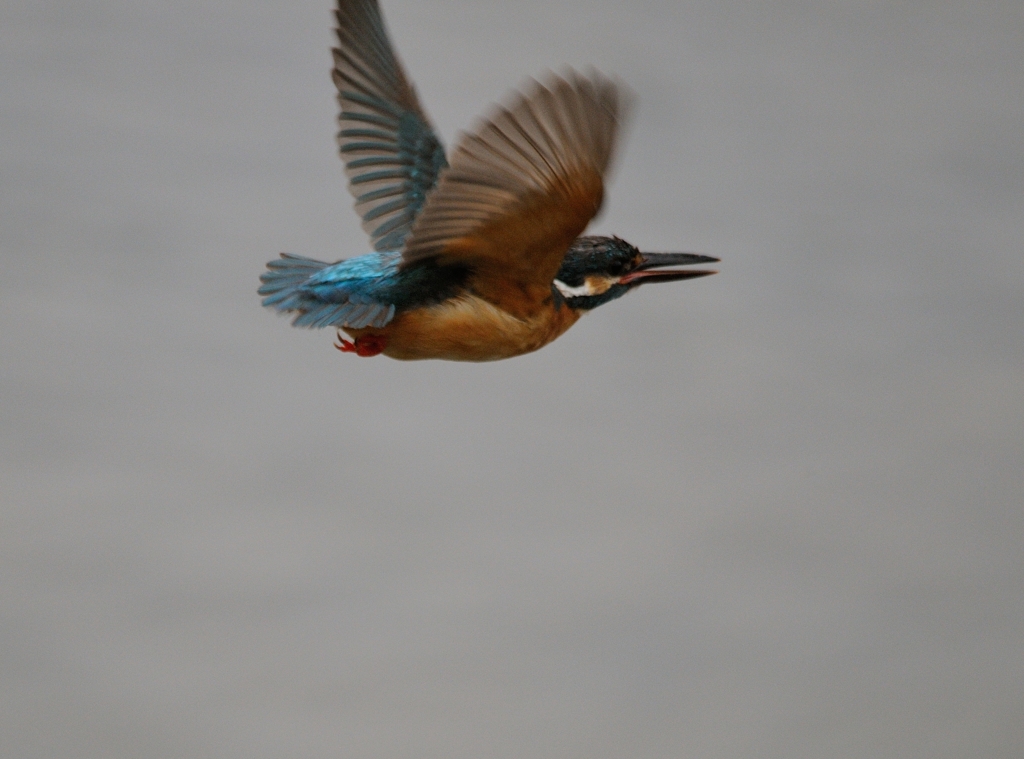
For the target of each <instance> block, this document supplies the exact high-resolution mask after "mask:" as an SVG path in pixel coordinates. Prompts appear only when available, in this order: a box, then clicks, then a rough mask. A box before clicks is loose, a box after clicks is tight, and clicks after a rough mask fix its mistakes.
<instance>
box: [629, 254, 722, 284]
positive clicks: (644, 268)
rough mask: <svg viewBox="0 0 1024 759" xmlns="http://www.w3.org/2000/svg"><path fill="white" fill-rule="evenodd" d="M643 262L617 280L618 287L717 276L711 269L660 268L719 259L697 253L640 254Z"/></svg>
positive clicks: (710, 261) (706, 262)
mask: <svg viewBox="0 0 1024 759" xmlns="http://www.w3.org/2000/svg"><path fill="white" fill-rule="evenodd" d="M640 255H642V256H643V261H642V262H641V263H640V265H639V266H638V267H636V268H635V269H634V270H633V271H631V272H630V273H629V274H627V275H625V276H624V277H622V279H620V280H619V284H620V285H628V284H634V285H642V284H645V283H647V282H675V281H677V280H680V279H696V278H697V277H706V276H708V275H710V274H718V272H717V271H714V270H712V269H669V270H665V269H662V268H661V267H662V266H690V265H691V264H712V263H717V262H718V261H720V260H721V259H719V258H714V257H712V256H702V255H699V254H697V253H641V254H640Z"/></svg>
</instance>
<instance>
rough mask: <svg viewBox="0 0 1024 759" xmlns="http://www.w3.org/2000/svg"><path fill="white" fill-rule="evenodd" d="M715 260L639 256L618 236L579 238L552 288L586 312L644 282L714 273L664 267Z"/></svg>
mask: <svg viewBox="0 0 1024 759" xmlns="http://www.w3.org/2000/svg"><path fill="white" fill-rule="evenodd" d="M718 260H719V259H717V258H712V257H711V256H701V255H697V254H696V253H641V252H640V251H639V250H638V249H637V248H635V247H634V246H632V245H630V244H629V243H628V242H626V241H625V240H621V239H619V238H618V237H580V238H577V239H576V241H575V242H574V243H573V244H572V247H570V248H569V251H568V252H567V253H566V254H565V258H564V259H563V260H562V268H561V269H559V270H558V275H557V276H556V277H555V281H554V287H555V290H557V291H558V293H559V294H560V295H561V296H562V298H564V299H565V302H566V303H567V304H568V305H569V306H570V307H571V308H576V309H580V310H586V311H589V310H590V309H593V308H597V307H598V306H600V305H601V304H603V303H607V302H608V301H610V300H615V298H620V297H622V296H623V295H625V294H626V293H627V292H629V291H630V290H632V289H633V288H635V287H639V286H640V285H642V284H645V283H647V282H674V281H675V280H678V279H694V278H696V277H706V276H707V275H709V274H715V273H716V272H714V271H711V270H708V269H664V268H662V267H664V266H687V265H690V264H704V263H714V262H716V261H718Z"/></svg>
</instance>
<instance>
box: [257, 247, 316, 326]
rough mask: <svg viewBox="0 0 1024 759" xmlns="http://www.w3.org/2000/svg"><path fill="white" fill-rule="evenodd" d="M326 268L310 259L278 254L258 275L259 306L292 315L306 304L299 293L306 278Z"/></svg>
mask: <svg viewBox="0 0 1024 759" xmlns="http://www.w3.org/2000/svg"><path fill="white" fill-rule="evenodd" d="M326 266H330V264H327V263H324V262H323V261H317V260H315V259H313V258H306V257H304V256H296V255H293V254H291V253H282V254H281V257H280V258H279V259H277V260H276V261H270V262H269V263H268V264H267V271H265V272H263V274H261V275H260V282H262V283H263V284H262V285H260V289H259V290H257V291H256V292H257V293H258V294H259V295H263V296H264V298H263V305H264V306H266V307H267V308H273V309H274V310H276V311H281V312H285V311H296V310H300V309H305V308H306V307H308V306H309V305H310V304H309V303H308V302H307V296H305V295H304V294H303V293H301V292H300V291H299V288H300V287H302V285H304V284H305V283H306V282H307V281H308V280H309V278H310V277H312V276H313V275H314V274H316V273H317V272H318V271H320V270H321V269H323V268H324V267H326Z"/></svg>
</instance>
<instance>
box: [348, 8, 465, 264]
mask: <svg viewBox="0 0 1024 759" xmlns="http://www.w3.org/2000/svg"><path fill="white" fill-rule="evenodd" d="M335 17H336V19H337V23H338V26H337V29H336V32H337V36H338V47H337V48H335V49H334V70H333V71H332V78H333V79H334V84H335V86H336V87H337V88H338V104H339V106H340V107H341V112H340V114H339V116H338V125H339V127H340V131H339V132H338V148H339V150H340V152H341V157H342V160H343V161H344V162H345V172H346V174H347V175H348V178H349V190H350V192H351V193H352V195H353V196H354V197H355V201H356V202H355V208H356V213H358V214H359V216H360V217H361V218H362V223H363V229H364V230H365V231H366V233H367V234H368V235H369V236H370V241H371V243H372V245H373V248H374V250H378V251H391V250H399V249H400V248H401V247H402V245H403V243H404V242H405V238H406V237H407V236H408V235H409V233H410V231H411V230H412V225H413V222H414V221H415V219H416V216H417V214H418V213H419V211H420V209H421V208H422V207H423V202H424V200H425V199H426V197H427V194H428V193H429V192H430V191H431V190H432V189H433V187H434V185H435V184H436V183H437V177H438V174H439V173H440V172H441V170H442V169H444V168H445V167H446V166H447V165H448V163H447V161H446V159H445V154H444V147H443V146H442V145H441V141H440V140H439V139H438V138H437V135H436V134H435V133H434V130H433V128H432V127H431V125H430V121H429V120H428V119H427V117H426V115H425V114H424V112H423V109H422V107H421V106H420V103H419V99H418V98H417V97H416V92H415V90H414V89H413V87H412V85H411V84H410V83H409V81H408V79H407V78H406V76H405V73H404V71H403V70H402V65H401V63H400V62H399V60H398V57H397V56H396V55H395V52H394V50H393V49H392V48H391V43H390V41H389V40H388V35H387V30H386V28H385V26H384V20H383V18H382V16H381V13H380V8H379V7H378V5H377V2H376V0H339V2H338V9H337V11H335Z"/></svg>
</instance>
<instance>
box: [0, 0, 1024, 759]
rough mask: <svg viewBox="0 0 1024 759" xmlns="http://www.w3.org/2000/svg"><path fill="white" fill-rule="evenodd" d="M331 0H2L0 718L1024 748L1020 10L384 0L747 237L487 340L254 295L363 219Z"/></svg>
mask: <svg viewBox="0 0 1024 759" xmlns="http://www.w3.org/2000/svg"><path fill="white" fill-rule="evenodd" d="M328 11H329V0H316V1H315V2H313V1H312V0H287V1H286V0H281V1H280V2H276V1H275V2H271V1H270V0H265V1H263V2H259V3H253V2H242V1H241V0H204V1H203V2H199V1H198V0H181V1H180V2H173V3H172V2H157V1H156V0H130V1H129V0H96V1H95V2H90V1H84V2H76V3H57V2H54V1H52V0H4V3H3V5H2V8H0V37H2V48H0V70H2V72H3V75H2V80H0V135H2V136H0V161H2V169H0V193H2V196H0V250H2V264H3V276H2V277H0V291H2V297H0V314H2V316H0V318H2V324H3V327H2V330H0V352H2V361H0V382H2V386H0V392H2V403H0V413H2V419H0V433H2V446H3V447H2V461H0V495H2V507H0V755H2V756H3V757H5V758H6V757H18V758H21V757H26V758H36V757H38V758H39V759H55V758H58V757H59V758H63V757H68V758H73V759H91V758H93V757H202V758H205V757H211V758H212V757H217V758H225V759H234V758H238V759H242V758H245V759H254V758H255V759H262V758H263V757H267V758H270V757H381V758H384V757H387V758H389V759H390V758H396V759H406V758H409V759H412V758H414V757H415V758H416V759H434V758H437V759H442V758H443V759H463V758H465V759H470V758H473V759H478V758H480V757H500V758H503V759H504V758H507V759H523V758H533V757H538V758H540V757H559V758H562V757H572V758H579V759H584V758H586V759H605V758H607V759H612V758H620V757H644V758H647V757H659V758H664V759H679V758H680V757H715V758H718V757H721V758H733V757H736V758H739V757H758V759H764V758H765V757H768V758H772V757H778V759H804V758H806V759H820V758H821V757H853V758H856V759H879V758H880V757H881V758H888V757H900V758H901V759H902V758H906V759H918V758H920V759H945V758H952V757H972V758H973V757H986V758H991V759H1003V758H1006V759H1011V758H1012V759H1017V758H1019V757H1021V756H1024V548H1022V542H1024V513H1022V511H1024V509H1022V502H1024V498H1022V494H1024V375H1022V367H1024V339H1022V334H1024V300H1022V296H1024V256H1022V247H1024V243H1022V241H1024V4H1021V3H1020V2H1019V1H1018V0H1006V1H1005V2H984V1H981V2H972V3H965V2H945V1H940V2H936V1H935V0H919V1H917V2H906V3H896V2H872V1H870V0H861V1H858V2H843V3H839V2H817V3H812V2H798V1H797V0H779V1H776V2H768V3H759V4H758V3H754V4H752V3H746V2H740V0H702V1H700V2H668V1H667V0H665V1H663V2H622V1H620V2H613V1H612V0H572V1H571V2H569V1H567V0H545V1H544V2H540V1H539V0H530V1H524V2H516V3H510V2H502V3H499V2H480V1H479V0H462V1H461V2H456V1H454V0H453V1H451V2H422V1H421V2H414V1H413V0H387V2H385V4H384V11H385V16H386V18H387V20H388V22H389V25H390V28H391V32H392V35H393V38H394V40H395V43H396V45H397V47H398V49H399V51H400V54H401V56H402V58H403V60H404V62H405V64H406V67H407V69H408V70H409V72H410V74H411V75H412V77H413V79H414V80H415V82H416V84H417V85H418V88H419V91H420V95H421V98H422V100H423V102H424V104H425V106H426V108H427V110H428V112H429V113H430V114H431V116H432V118H433V120H434V122H435V124H436V125H437V127H438V128H439V130H440V132H441V134H442V135H443V137H444V139H445V141H446V143H447V144H448V145H449V146H451V144H452V142H453V140H454V137H455V135H456V134H457V132H458V130H459V129H461V128H464V127H466V126H468V125H469V124H471V123H472V120H473V118H474V117H475V115H476V114H479V113H481V112H482V111H484V110H485V109H486V107H487V105H488V104H489V103H491V102H492V101H494V100H496V99H498V98H500V97H501V96H502V95H503V93H505V92H506V91H507V90H508V89H509V88H510V87H513V86H515V85H517V84H519V83H520V82H521V81H522V79H523V78H524V77H525V76H527V75H530V74H536V73H538V72H540V71H542V70H543V69H545V68H549V67H554V68H557V67H559V66H560V65H562V64H564V63H568V64H572V65H574V66H583V65H586V64H588V63H593V64H596V65H597V66H599V67H600V68H601V69H602V70H604V71H607V72H610V73H615V74H617V75H619V76H620V77H622V79H624V80H625V81H626V82H627V83H629V84H630V85H631V86H632V88H633V89H634V90H635V92H636V95H637V98H638V105H637V110H636V117H635V119H634V121H633V123H632V126H631V129H630V131H629V134H628V140H627V144H626V146H625V149H624V150H623V152H622V153H621V157H620V160H619V164H618V170H617V172H616V175H615V177H614V178H613V181H612V184H611V188H610V193H609V201H608V203H607V205H606V208H605V213H604V215H603V216H602V217H601V218H600V219H599V220H598V221H597V223H596V224H595V225H594V227H593V228H592V229H594V230H596V231H599V232H606V233H611V232H615V233H618V234H620V235H622V236H624V237H625V238H627V239H628V240H630V241H632V242H634V243H636V244H638V245H640V246H641V247H642V248H646V249H649V250H691V251H699V252H702V253H708V254H713V255H716V256H720V257H721V258H722V259H723V263H722V264H721V270H722V273H721V274H719V275H718V276H716V277H712V278H710V279H706V280H699V281H696V282H689V283H679V284H676V285H664V286H659V287H650V288H645V289H643V290H641V291H640V292H639V293H634V294H633V295H631V296H629V297H627V298H625V299H623V300H621V301H617V302H615V303H614V304H612V305H609V306H605V307H604V308H602V309H600V310H599V311H598V312H596V313H594V314H592V315H590V316H587V317H585V318H584V319H583V320H582V321H581V322H580V323H579V324H578V325H577V326H576V327H575V328H573V329H572V330H571V331H570V332H569V333H568V334H567V335H566V336H565V337H563V338H561V339H560V340H558V341H557V342H556V343H554V344H552V345H551V346H549V347H547V348H545V349H544V350H542V351H541V352H539V353H537V354H534V355H530V356H526V357H522V358H517V359H513V360H510V361H505V362H500V363H496V364H490V365H460V364H448V363H438V362H427V363H412V364H404V363H400V362H396V361H392V360H390V359H387V358H383V357H381V358H376V359H373V360H365V359H358V358H355V357H353V356H347V355H344V356H343V355H340V354H339V353H338V352H337V351H335V350H334V349H332V348H331V341H332V338H333V334H332V333H331V332H330V331H324V332H307V331H298V330H293V329H291V328H290V327H289V326H288V323H287V321H285V320H283V319H280V318H276V317H274V316H273V315H272V314H270V313H269V312H265V311H264V310H263V309H261V308H260V306H259V301H258V299H257V297H256V294H255V289H256V286H257V277H258V276H259V274H260V271H261V269H262V267H263V264H264V262H265V261H267V260H268V259H270V258H273V257H276V255H277V254H278V252H280V251H284V250H287V251H291V252H295V253H300V254H305V255H311V256H316V257H321V258H325V259H328V260H334V259H338V258H343V257H348V256H351V255H357V254H360V253H364V252H367V250H368V244H367V241H366V239H365V237H364V235H363V233H362V232H361V230H360V228H359V224H358V222H357V219H356V217H355V215H354V213H353V212H352V210H351V199H350V197H349V195H348V193H347V191H346V187H345V178H344V173H343V171H342V166H341V164H340V162H339V161H338V158H337V157H336V154H335V147H334V143H333V134H334V130H335V126H334V121H333V120H334V115H335V105H334V100H333V92H332V85H331V83H330V79H329V76H328V68H329V60H330V59H329V53H328V48H329V46H330V44H331V41H332V37H331V29H330V23H331V22H330V17H329V13H328Z"/></svg>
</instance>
